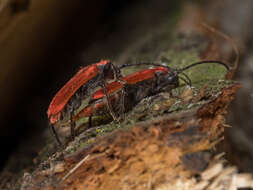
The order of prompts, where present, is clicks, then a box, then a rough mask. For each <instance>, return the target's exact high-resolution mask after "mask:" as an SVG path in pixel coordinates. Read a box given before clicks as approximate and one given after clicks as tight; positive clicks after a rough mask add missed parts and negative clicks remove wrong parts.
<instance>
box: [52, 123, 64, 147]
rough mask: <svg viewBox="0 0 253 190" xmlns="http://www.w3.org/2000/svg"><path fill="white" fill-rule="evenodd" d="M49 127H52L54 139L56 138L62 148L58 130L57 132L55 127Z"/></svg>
mask: <svg viewBox="0 0 253 190" xmlns="http://www.w3.org/2000/svg"><path fill="white" fill-rule="evenodd" d="M49 125H50V129H51V131H52V132H53V135H54V137H55V139H56V141H57V143H58V144H59V146H62V143H61V141H60V139H59V137H58V134H57V132H56V130H55V128H54V125H53V124H49Z"/></svg>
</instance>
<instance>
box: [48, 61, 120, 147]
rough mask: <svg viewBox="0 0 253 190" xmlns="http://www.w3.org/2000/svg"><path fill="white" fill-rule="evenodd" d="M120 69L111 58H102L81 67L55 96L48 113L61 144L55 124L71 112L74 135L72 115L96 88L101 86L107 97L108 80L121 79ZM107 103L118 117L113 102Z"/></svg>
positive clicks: (72, 127)
mask: <svg viewBox="0 0 253 190" xmlns="http://www.w3.org/2000/svg"><path fill="white" fill-rule="evenodd" d="M120 77H121V74H120V70H119V69H118V68H117V67H116V66H115V65H113V64H112V62H111V61H109V60H101V61H100V62H98V63H95V64H93V65H90V66H86V67H83V68H81V69H80V70H79V71H78V72H77V73H76V74H75V75H74V76H73V77H72V78H71V79H70V80H69V81H68V82H67V83H66V84H65V85H64V86H63V87H62V88H61V89H60V90H59V91H58V92H57V94H56V95H55V96H54V98H53V99H52V101H51V103H50V105H49V107H48V110H47V115H48V118H49V120H50V121H49V122H50V126H51V128H52V131H53V133H54V135H55V138H56V140H57V141H58V143H59V144H61V142H60V140H59V138H58V135H57V133H56V131H55V128H54V124H55V123H56V122H57V121H59V120H61V119H62V117H63V114H64V113H65V112H68V113H70V123H71V125H70V126H71V136H72V138H73V137H74V125H73V122H72V117H73V113H74V111H75V110H76V109H77V108H78V107H79V106H80V105H81V100H83V99H84V98H87V97H88V96H89V95H90V94H91V93H92V92H93V91H94V89H95V88H97V87H98V86H101V87H102V89H104V94H105V96H106V97H107V100H108V96H107V91H106V88H105V85H106V81H108V80H110V79H114V80H116V81H120ZM106 105H107V106H108V110H109V111H110V113H111V115H112V117H113V118H114V119H116V117H115V114H114V113H113V112H112V109H111V103H110V101H107V103H106Z"/></svg>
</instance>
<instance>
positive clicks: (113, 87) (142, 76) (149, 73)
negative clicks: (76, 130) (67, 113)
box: [75, 67, 169, 120]
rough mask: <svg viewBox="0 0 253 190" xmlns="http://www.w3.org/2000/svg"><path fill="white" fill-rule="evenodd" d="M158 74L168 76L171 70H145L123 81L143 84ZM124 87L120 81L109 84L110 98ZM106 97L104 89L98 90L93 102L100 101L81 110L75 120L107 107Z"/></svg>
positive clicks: (160, 68) (161, 68) (107, 87)
mask: <svg viewBox="0 0 253 190" xmlns="http://www.w3.org/2000/svg"><path fill="white" fill-rule="evenodd" d="M157 72H162V73H163V74H167V73H169V68H167V67H156V68H152V69H145V70H142V71H138V72H135V73H133V74H130V75H128V76H126V77H123V78H122V79H121V80H123V81H125V82H126V83H127V84H130V85H131V84H136V83H138V82H143V81H146V80H149V79H152V78H154V77H155V75H156V73H157ZM123 85H124V84H122V83H120V82H118V81H114V82H111V83H110V84H108V85H107V86H106V89H107V93H108V95H109V96H110V95H112V94H114V93H115V92H117V91H119V90H120V89H122V87H123ZM126 93H127V92H126ZM104 97H105V93H104V90H103V89H99V90H97V91H96V92H95V93H94V94H93V96H92V99H91V102H95V101H97V100H99V101H97V102H96V103H95V104H93V105H88V106H86V107H85V108H84V109H83V110H81V111H80V112H79V113H78V114H77V116H75V120H78V119H79V118H81V117H89V116H91V115H92V114H93V112H94V111H95V110H99V109H101V108H103V107H104V106H105V102H104V101H103V100H102V98H104ZM112 99H116V97H112Z"/></svg>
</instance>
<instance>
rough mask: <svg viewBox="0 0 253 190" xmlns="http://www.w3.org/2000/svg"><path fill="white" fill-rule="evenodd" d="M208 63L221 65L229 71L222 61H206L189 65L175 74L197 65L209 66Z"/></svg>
mask: <svg viewBox="0 0 253 190" xmlns="http://www.w3.org/2000/svg"><path fill="white" fill-rule="evenodd" d="M209 63H216V64H219V65H223V66H224V67H225V68H226V69H227V70H228V71H229V70H230V69H229V67H228V65H227V64H226V63H224V62H222V61H214V60H206V61H199V62H196V63H193V64H191V65H188V66H186V67H184V68H182V69H177V70H176V72H177V73H182V72H183V71H185V70H187V69H189V68H191V67H195V66H197V65H201V64H209Z"/></svg>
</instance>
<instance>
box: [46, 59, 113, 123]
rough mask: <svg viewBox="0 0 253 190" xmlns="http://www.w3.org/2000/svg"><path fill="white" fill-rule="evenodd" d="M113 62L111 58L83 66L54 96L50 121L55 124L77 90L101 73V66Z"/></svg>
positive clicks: (50, 107)
mask: <svg viewBox="0 0 253 190" xmlns="http://www.w3.org/2000/svg"><path fill="white" fill-rule="evenodd" d="M109 63H111V62H110V61H109V60H101V61H100V62H99V63H96V64H93V65H90V66H86V67H83V68H81V69H80V70H79V71H78V72H77V73H76V74H75V75H74V76H73V77H72V78H71V79H70V80H69V81H68V82H67V83H66V84H65V85H64V86H63V87H62V88H61V89H60V90H59V91H58V92H57V94H56V95H55V96H54V98H53V100H52V101H51V103H50V105H49V108H48V111H47V115H48V118H49V119H50V123H51V124H54V123H55V122H57V121H59V120H60V118H61V114H62V111H63V109H64V107H65V106H66V104H67V103H68V101H69V100H70V98H71V97H72V96H73V95H74V94H75V92H76V91H77V90H78V89H79V88H80V87H81V86H82V85H84V84H85V83H87V82H88V81H89V80H90V79H92V78H93V77H95V76H96V75H97V74H98V73H99V70H100V69H99V67H101V66H102V67H104V66H105V65H107V64H109Z"/></svg>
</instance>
